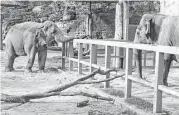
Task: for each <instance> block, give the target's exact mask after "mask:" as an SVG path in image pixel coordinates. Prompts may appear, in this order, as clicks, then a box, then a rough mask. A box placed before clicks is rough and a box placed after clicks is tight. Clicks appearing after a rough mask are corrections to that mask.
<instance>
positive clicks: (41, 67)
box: [38, 49, 47, 71]
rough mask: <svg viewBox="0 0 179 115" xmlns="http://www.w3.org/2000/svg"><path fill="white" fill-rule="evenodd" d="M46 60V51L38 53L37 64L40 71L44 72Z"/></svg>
mask: <svg viewBox="0 0 179 115" xmlns="http://www.w3.org/2000/svg"><path fill="white" fill-rule="evenodd" d="M46 58H47V49H44V50H43V51H39V52H38V63H39V70H40V71H44V68H45V62H46Z"/></svg>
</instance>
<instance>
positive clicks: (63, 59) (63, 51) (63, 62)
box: [61, 43, 65, 69]
mask: <svg viewBox="0 0 179 115" xmlns="http://www.w3.org/2000/svg"><path fill="white" fill-rule="evenodd" d="M64 56H65V43H62V57H61V60H62V63H61V67H62V69H65V58H64Z"/></svg>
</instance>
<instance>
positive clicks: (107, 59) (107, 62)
mask: <svg viewBox="0 0 179 115" xmlns="http://www.w3.org/2000/svg"><path fill="white" fill-rule="evenodd" d="M110 64H111V46H106V47H105V69H108V68H110ZM109 77H110V73H108V74H107V75H106V79H108V78H109ZM109 87H110V83H109V81H108V82H106V84H105V88H109Z"/></svg>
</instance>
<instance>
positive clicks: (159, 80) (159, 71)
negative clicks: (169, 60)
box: [153, 52, 164, 113]
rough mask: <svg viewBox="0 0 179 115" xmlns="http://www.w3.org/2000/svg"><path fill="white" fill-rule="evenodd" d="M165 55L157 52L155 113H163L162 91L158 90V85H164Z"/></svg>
mask: <svg viewBox="0 0 179 115" xmlns="http://www.w3.org/2000/svg"><path fill="white" fill-rule="evenodd" d="M163 67H164V53H160V52H156V64H155V78H156V80H155V87H154V102H153V112H154V113H161V112H162V91H160V90H159V89H158V85H162V84H163V72H164V69H163Z"/></svg>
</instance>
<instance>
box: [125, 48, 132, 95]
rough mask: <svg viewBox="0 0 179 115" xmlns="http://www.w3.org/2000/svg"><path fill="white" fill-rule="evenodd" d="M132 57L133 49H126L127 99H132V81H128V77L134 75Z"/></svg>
mask: <svg viewBox="0 0 179 115" xmlns="http://www.w3.org/2000/svg"><path fill="white" fill-rule="evenodd" d="M132 56H133V49H129V48H127V49H126V70H125V73H126V76H125V98H128V97H131V88H132V81H131V80H130V79H128V75H129V76H130V75H132V60H133V59H132Z"/></svg>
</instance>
